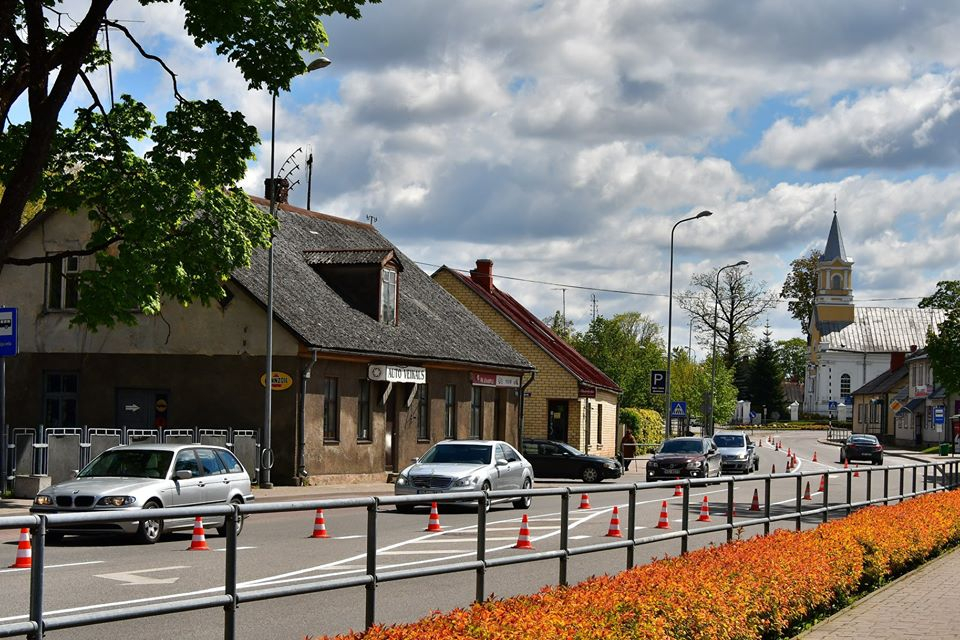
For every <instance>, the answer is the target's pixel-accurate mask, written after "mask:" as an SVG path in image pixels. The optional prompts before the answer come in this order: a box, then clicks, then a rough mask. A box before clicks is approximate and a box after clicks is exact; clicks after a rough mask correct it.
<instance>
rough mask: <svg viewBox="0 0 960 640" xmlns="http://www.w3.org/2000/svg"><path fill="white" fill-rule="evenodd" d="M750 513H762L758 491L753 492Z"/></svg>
mask: <svg viewBox="0 0 960 640" xmlns="http://www.w3.org/2000/svg"><path fill="white" fill-rule="evenodd" d="M750 511H760V496H759V495H757V490H756V489H754V490H753V502H751V503H750Z"/></svg>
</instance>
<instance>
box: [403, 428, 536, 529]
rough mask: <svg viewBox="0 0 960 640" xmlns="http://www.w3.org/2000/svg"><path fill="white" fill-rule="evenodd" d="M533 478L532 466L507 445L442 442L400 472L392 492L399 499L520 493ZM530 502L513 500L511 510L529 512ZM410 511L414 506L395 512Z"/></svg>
mask: <svg viewBox="0 0 960 640" xmlns="http://www.w3.org/2000/svg"><path fill="white" fill-rule="evenodd" d="M533 477H534V475H533V466H532V465H531V464H530V463H529V462H528V461H527V460H526V459H524V457H523V456H522V455H520V453H519V452H517V450H516V449H514V448H513V447H511V446H510V445H509V444H507V443H506V442H502V441H500V440H444V441H443V442H438V443H437V444H435V445H433V446H432V447H430V448H429V449H428V450H427V452H426V453H424V454H423V456H421V457H420V458H417V459H416V460H414V462H413V464H411V465H410V466H409V467H407V468H406V469H404V470H403V471H401V472H400V475H398V476H397V479H396V482H395V483H394V489H393V491H394V494H396V495H398V496H408V495H429V494H434V493H457V492H463V491H482V490H492V491H501V490H502V491H508V490H511V489H512V490H520V489H530V488H531V487H533ZM530 502H531V498H530V497H529V496H527V497H523V498H516V499H514V500H513V506H514V507H516V508H517V509H528V508H529V507H530ZM489 505H490V503H489V502H488V503H487V506H488V507H489ZM412 509H413V505H404V504H398V505H397V511H404V512H406V511H411V510H412Z"/></svg>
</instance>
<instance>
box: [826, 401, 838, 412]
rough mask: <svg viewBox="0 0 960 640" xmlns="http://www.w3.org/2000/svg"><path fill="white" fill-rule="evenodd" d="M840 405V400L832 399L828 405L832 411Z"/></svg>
mask: <svg viewBox="0 0 960 640" xmlns="http://www.w3.org/2000/svg"><path fill="white" fill-rule="evenodd" d="M839 406H840V403H839V402H837V401H836V400H831V401H830V403H829V404H828V405H827V408H828V409H829V410H830V411H836V410H837V408H838V407H839Z"/></svg>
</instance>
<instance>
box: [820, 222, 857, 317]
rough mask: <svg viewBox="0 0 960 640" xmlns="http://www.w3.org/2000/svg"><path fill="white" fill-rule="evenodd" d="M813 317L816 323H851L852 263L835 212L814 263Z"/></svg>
mask: <svg viewBox="0 0 960 640" xmlns="http://www.w3.org/2000/svg"><path fill="white" fill-rule="evenodd" d="M814 307H815V313H814V315H815V317H816V319H817V321H819V322H853V261H852V260H849V259H848V258H847V253H846V251H845V250H844V248H843V236H841V235H840V222H839V221H838V220H837V212H836V210H834V212H833V224H832V225H830V235H829V236H828V237H827V246H826V248H825V249H824V250H823V255H822V256H820V262H819V263H818V264H817V295H816V298H815V299H814Z"/></svg>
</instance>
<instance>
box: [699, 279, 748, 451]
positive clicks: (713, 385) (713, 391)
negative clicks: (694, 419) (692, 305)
mask: <svg viewBox="0 0 960 640" xmlns="http://www.w3.org/2000/svg"><path fill="white" fill-rule="evenodd" d="M748 264H750V263H749V262H747V261H746V260H741V261H740V262H738V263H736V264H728V265H727V266H725V267H720V269H718V270H717V287H716V288H715V289H714V290H713V293H714V299H713V356H712V357H711V361H712V363H713V367H712V371H711V372H710V413H709V415H708V417H707V429H709V430H710V435H713V405H714V402H715V401H716V397H717V311H718V309H719V307H720V274H721V273H723V270H724V269H732V268H734V267H744V266H746V265H748Z"/></svg>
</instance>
